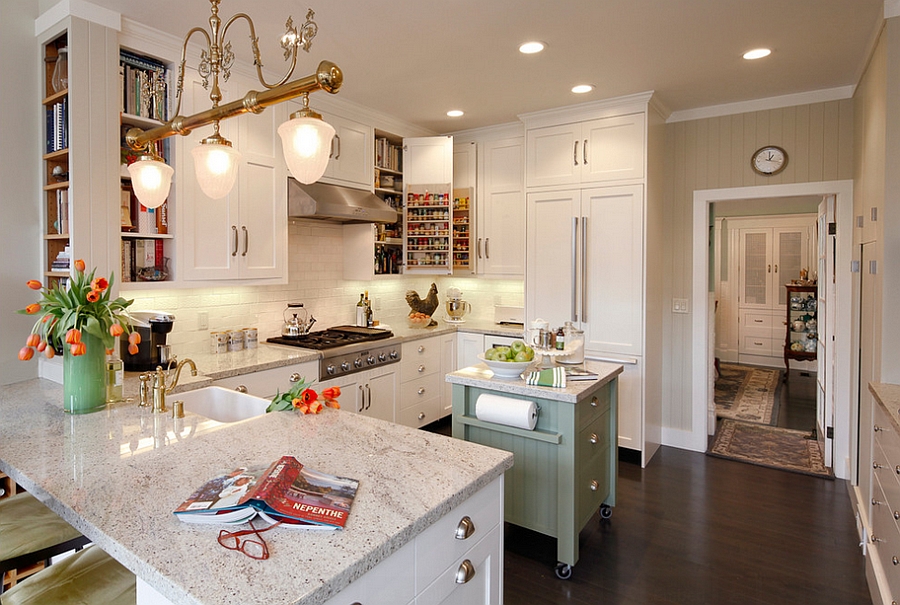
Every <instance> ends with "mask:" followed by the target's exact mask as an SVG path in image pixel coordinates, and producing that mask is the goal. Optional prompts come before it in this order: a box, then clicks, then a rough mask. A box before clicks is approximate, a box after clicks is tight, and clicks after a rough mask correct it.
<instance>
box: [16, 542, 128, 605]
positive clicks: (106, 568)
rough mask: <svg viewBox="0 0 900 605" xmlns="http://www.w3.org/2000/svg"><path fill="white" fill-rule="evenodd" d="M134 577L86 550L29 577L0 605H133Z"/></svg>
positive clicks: (100, 553) (109, 559)
mask: <svg viewBox="0 0 900 605" xmlns="http://www.w3.org/2000/svg"><path fill="white" fill-rule="evenodd" d="M136 602H137V580H136V579H135V577H134V574H133V573H131V572H130V571H128V570H127V569H126V568H125V567H123V566H122V565H121V564H120V563H119V562H118V561H116V560H115V559H113V558H112V557H110V556H109V555H108V554H106V553H105V552H103V549H101V548H100V547H99V546H88V547H87V548H84V549H82V550H80V551H78V552H77V553H75V554H74V555H71V556H68V557H66V558H65V559H63V560H62V561H58V562H57V563H54V564H53V565H51V566H50V567H48V568H46V569H43V570H41V571H39V572H38V573H36V574H34V575H32V576H29V577H28V578H26V579H25V580H23V581H22V582H20V583H19V584H16V585H15V586H13V587H12V588H10V589H9V590H7V591H6V593H4V595H3V596H2V597H0V603H2V605H44V604H49V603H53V604H54V605H100V604H102V605H135V603H136Z"/></svg>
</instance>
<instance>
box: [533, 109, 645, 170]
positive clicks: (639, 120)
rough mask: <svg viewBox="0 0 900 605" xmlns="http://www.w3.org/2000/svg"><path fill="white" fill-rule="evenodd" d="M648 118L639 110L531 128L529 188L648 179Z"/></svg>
mask: <svg viewBox="0 0 900 605" xmlns="http://www.w3.org/2000/svg"><path fill="white" fill-rule="evenodd" d="M644 119H645V118H644V114H643V113H635V114H630V115H622V116H613V117H607V118H599V119H596V120H589V121H585V122H578V123H572V124H561V125H556V126H545V127H543V128H533V129H530V130H528V132H527V134H526V137H527V143H526V149H527V153H526V156H525V158H526V165H525V174H526V179H527V184H528V187H529V188H531V187H546V186H560V185H578V184H586V183H608V182H612V181H621V180H628V179H640V178H643V176H644V156H645V145H644V141H645V134H644Z"/></svg>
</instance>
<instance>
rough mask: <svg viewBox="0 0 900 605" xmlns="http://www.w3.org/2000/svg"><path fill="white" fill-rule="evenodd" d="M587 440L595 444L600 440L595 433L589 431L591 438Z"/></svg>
mask: <svg viewBox="0 0 900 605" xmlns="http://www.w3.org/2000/svg"><path fill="white" fill-rule="evenodd" d="M589 441H590V442H591V443H593V444H595V445H596V444H597V442H598V441H600V438H599V437H598V436H597V433H591V438H590V439H589Z"/></svg>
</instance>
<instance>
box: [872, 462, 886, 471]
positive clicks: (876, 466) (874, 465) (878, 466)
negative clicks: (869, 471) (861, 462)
mask: <svg viewBox="0 0 900 605" xmlns="http://www.w3.org/2000/svg"><path fill="white" fill-rule="evenodd" d="M872 468H873V469H875V470H876V471H877V470H878V469H880V468H884V467H883V466H881V465H880V464H878V463H877V462H873V463H872Z"/></svg>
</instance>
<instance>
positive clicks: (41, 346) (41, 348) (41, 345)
mask: <svg viewBox="0 0 900 605" xmlns="http://www.w3.org/2000/svg"><path fill="white" fill-rule="evenodd" d="M46 348H47V341H46V340H42V341H41V342H39V343H38V344H37V350H38V352H39V353H43V352H44V349H46Z"/></svg>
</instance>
